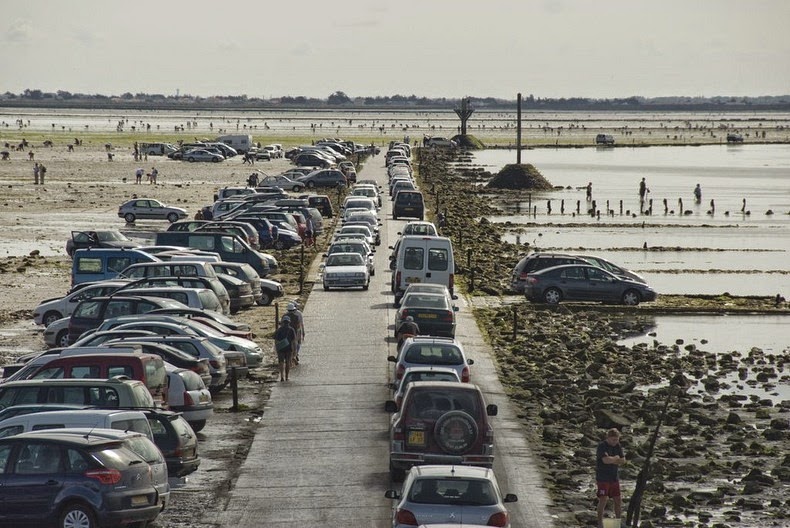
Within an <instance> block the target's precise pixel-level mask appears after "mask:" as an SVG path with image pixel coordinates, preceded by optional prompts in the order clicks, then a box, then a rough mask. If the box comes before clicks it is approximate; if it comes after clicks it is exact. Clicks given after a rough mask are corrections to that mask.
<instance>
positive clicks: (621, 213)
mask: <svg viewBox="0 0 790 528" xmlns="http://www.w3.org/2000/svg"><path fill="white" fill-rule="evenodd" d="M620 216H623V201H622V200H620Z"/></svg>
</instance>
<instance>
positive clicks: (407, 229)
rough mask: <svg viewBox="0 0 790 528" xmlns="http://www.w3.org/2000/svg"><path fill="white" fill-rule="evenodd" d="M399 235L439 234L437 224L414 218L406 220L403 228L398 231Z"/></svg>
mask: <svg viewBox="0 0 790 528" xmlns="http://www.w3.org/2000/svg"><path fill="white" fill-rule="evenodd" d="M398 234H399V235H420V236H439V233H438V232H437V231H436V226H435V225H434V224H433V222H425V221H422V220H413V221H411V222H406V225H405V226H403V229H401V230H400V232H399V233H398Z"/></svg>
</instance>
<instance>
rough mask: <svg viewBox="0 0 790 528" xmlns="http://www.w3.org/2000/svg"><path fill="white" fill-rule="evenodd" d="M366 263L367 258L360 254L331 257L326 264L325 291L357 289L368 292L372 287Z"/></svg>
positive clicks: (332, 255) (334, 255) (342, 254)
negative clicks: (331, 289)
mask: <svg viewBox="0 0 790 528" xmlns="http://www.w3.org/2000/svg"><path fill="white" fill-rule="evenodd" d="M365 261H366V258H365V257H363V256H362V255H360V254H359V253H334V254H331V255H329V256H328V257H327V259H326V263H325V264H324V273H323V285H324V290H329V289H330V288H356V287H361V288H362V289H363V290H367V289H368V287H369V286H370V272H369V270H368V266H367V263H366V262H365Z"/></svg>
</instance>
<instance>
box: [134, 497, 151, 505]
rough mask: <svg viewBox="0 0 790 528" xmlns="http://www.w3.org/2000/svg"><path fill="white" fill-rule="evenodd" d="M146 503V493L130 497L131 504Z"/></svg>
mask: <svg viewBox="0 0 790 528" xmlns="http://www.w3.org/2000/svg"><path fill="white" fill-rule="evenodd" d="M147 505H148V496H147V495H137V496H135V497H132V506H147Z"/></svg>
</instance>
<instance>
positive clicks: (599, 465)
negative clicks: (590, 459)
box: [595, 428, 625, 528]
mask: <svg viewBox="0 0 790 528" xmlns="http://www.w3.org/2000/svg"><path fill="white" fill-rule="evenodd" d="M623 464H625V452H624V451H623V447H622V446H621V445H620V431H618V430H617V429H614V428H612V429H609V430H608V431H607V432H606V439H605V440H604V441H603V442H601V443H600V444H598V449H597V451H596V453H595V482H596V488H597V492H596V495H597V496H598V528H603V514H604V510H605V509H606V503H607V502H609V499H610V498H611V499H613V501H614V516H615V517H617V518H618V519H619V518H620V517H621V515H622V510H623V499H622V497H621V496H620V479H619V477H618V474H617V471H618V468H619V467H620V466H622V465H623Z"/></svg>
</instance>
